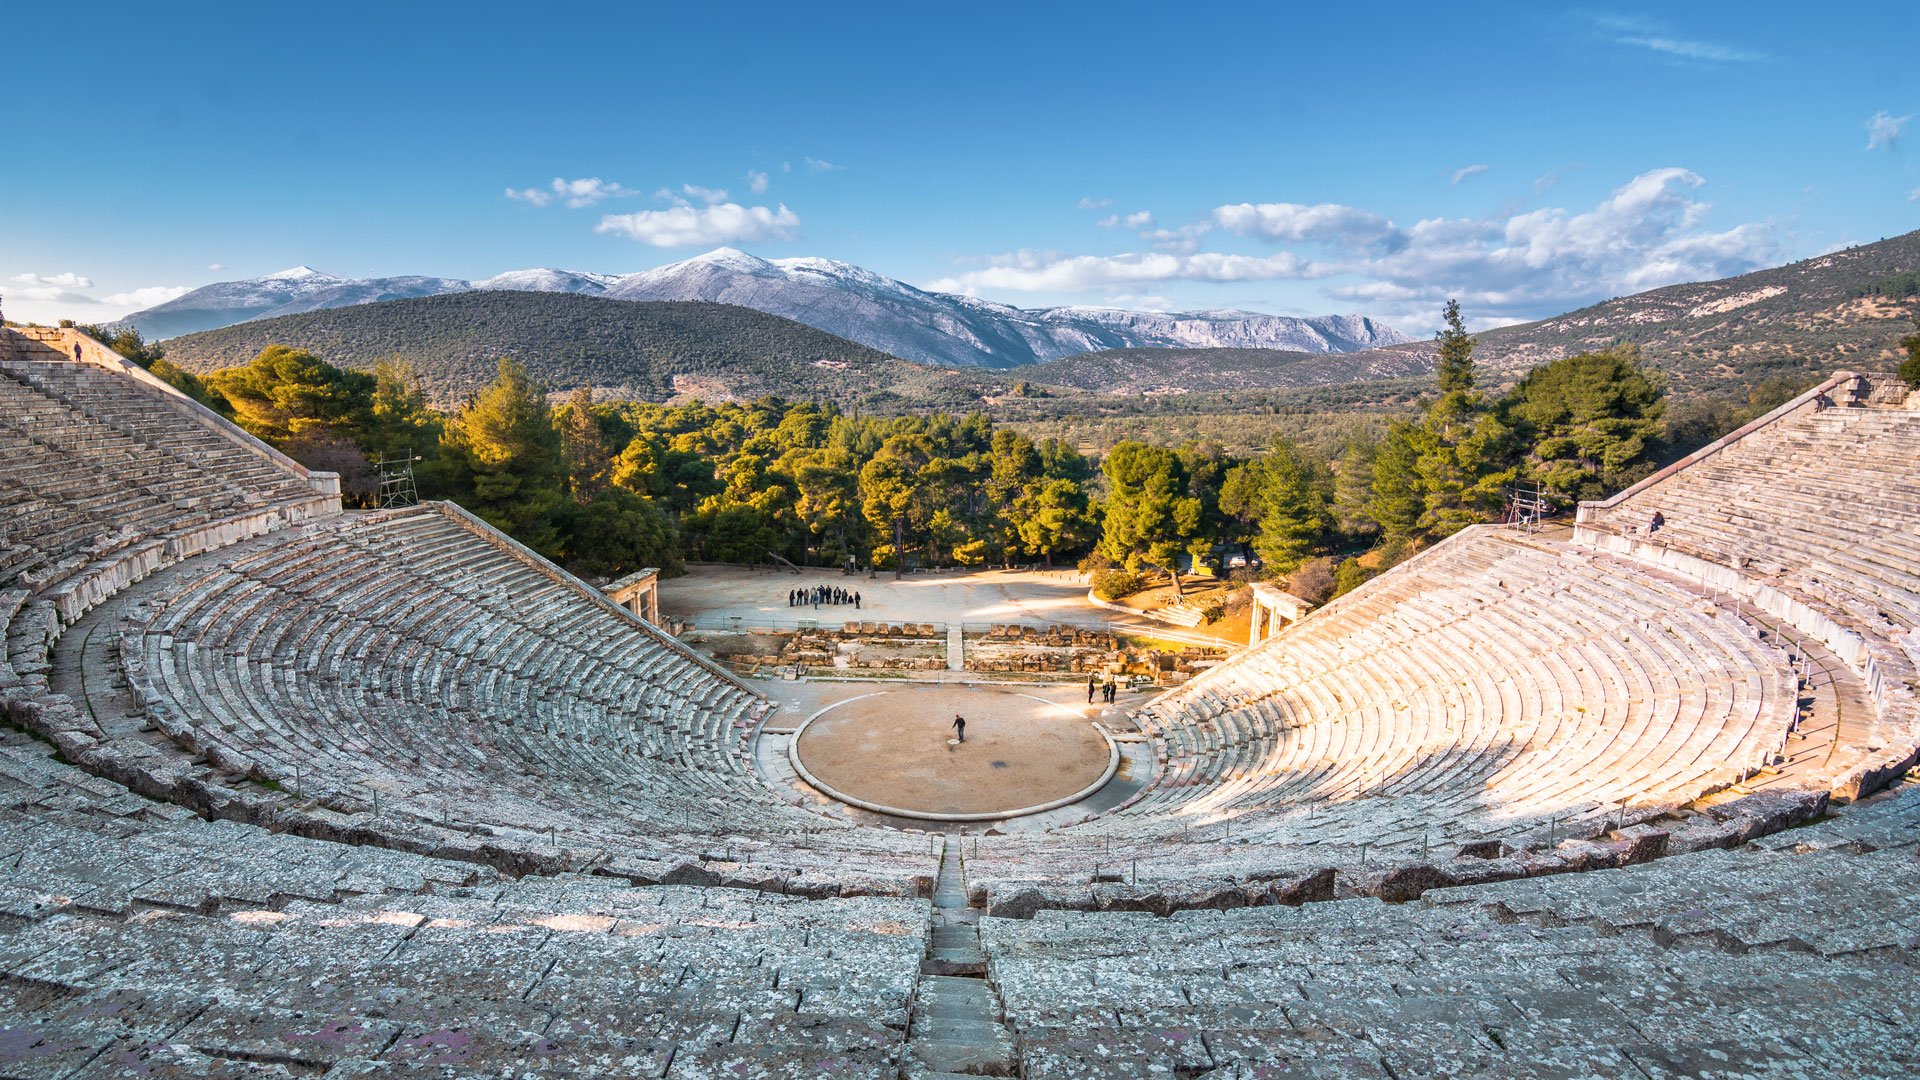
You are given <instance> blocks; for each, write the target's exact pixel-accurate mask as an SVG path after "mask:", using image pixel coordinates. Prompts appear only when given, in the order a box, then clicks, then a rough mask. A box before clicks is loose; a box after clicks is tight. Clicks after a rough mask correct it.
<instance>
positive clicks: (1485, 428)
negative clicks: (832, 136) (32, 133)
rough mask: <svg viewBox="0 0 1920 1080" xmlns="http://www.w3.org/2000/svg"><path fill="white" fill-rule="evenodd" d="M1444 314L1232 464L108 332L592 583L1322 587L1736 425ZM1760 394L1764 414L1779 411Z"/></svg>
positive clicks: (1641, 384) (308, 452) (510, 368)
mask: <svg viewBox="0 0 1920 1080" xmlns="http://www.w3.org/2000/svg"><path fill="white" fill-rule="evenodd" d="M1444 319H1445V324H1446V326H1445V329H1444V330H1442V331H1441V332H1440V333H1439V334H1438V335H1437V343H1438V346H1439V361H1438V364H1437V365H1436V373H1435V379H1434V383H1433V385H1432V389H1431V391H1430V393H1429V394H1428V395H1427V396H1426V397H1425V398H1424V399H1423V400H1422V401H1421V403H1420V405H1419V407H1418V408H1417V410H1415V411H1412V412H1409V413H1406V414H1404V415H1402V416H1401V417H1399V418H1398V419H1394V420H1392V421H1391V422H1390V423H1386V424H1384V425H1380V424H1374V425H1365V426H1354V425H1346V426H1342V427H1340V428H1338V429H1335V430H1337V431H1338V432H1339V433H1340V434H1339V436H1338V437H1339V438H1340V439H1341V440H1342V441H1341V442H1340V443H1339V445H1338V446H1337V452H1329V446H1330V445H1331V444H1330V443H1329V442H1328V441H1327V440H1325V439H1322V440H1319V441H1318V442H1316V443H1314V444H1308V443H1304V442H1296V441H1294V440H1290V439H1287V438H1284V437H1276V438H1275V439H1274V441H1273V442H1272V444H1271V445H1269V446H1267V447H1265V448H1264V449H1263V450H1261V451H1259V452H1256V453H1252V454H1247V455H1244V456H1236V455H1230V454H1228V453H1227V452H1226V451H1224V450H1223V449H1222V448H1221V447H1220V446H1219V445H1218V444H1215V443H1212V442H1209V441H1206V440H1190V441H1187V442H1185V443H1183V444H1182V445H1178V446H1166V445H1157V444H1155V443H1153V442H1149V441H1144V440H1139V439H1127V440H1122V441H1120V442H1118V443H1116V444H1115V445H1113V446H1112V447H1111V449H1110V450H1109V451H1108V452H1107V453H1106V454H1105V456H1104V457H1103V458H1100V459H1097V460H1095V459H1090V458H1089V457H1087V456H1085V455H1083V454H1081V453H1080V452H1079V451H1077V450H1076V449H1075V448H1074V447H1073V446H1071V445H1068V444H1067V443H1066V442H1064V441H1062V440H1059V439H1043V440H1040V441H1035V440H1033V439H1030V438H1029V437H1027V436H1026V435H1024V434H1022V433H1021V432H1020V431H1018V430H1015V429H1013V428H1010V427H1005V426H997V425H996V424H995V423H994V422H993V421H992V420H991V419H990V418H989V417H988V416H986V415H984V414H982V413H979V412H974V413H969V414H966V415H954V414H949V413H942V412H933V413H929V414H925V415H896V416H861V415H857V414H852V413H848V412H845V411H842V409H841V408H839V407H837V406H835V405H832V404H822V403H818V402H809V401H798V402H794V401H785V400H782V399H779V398H776V397H762V398H759V399H757V400H753V401H735V402H728V403H725V404H718V405H709V404H704V403H700V402H697V401H696V402H692V403H688V404H678V405H660V404H649V403H643V402H633V401H624V400H600V401H596V400H595V399H594V396H593V394H592V393H591V392H590V390H589V389H587V388H585V387H578V388H572V389H571V392H570V393H568V394H567V395H566V396H565V397H564V398H556V397H555V396H554V395H551V394H550V391H549V388H547V387H543V386H540V385H538V384H537V383H536V382H535V381H534V380H533V379H532V378H530V377H529V375H528V373H527V371H526V369H525V368H524V367H522V366H521V365H520V364H518V363H517V362H514V361H512V360H502V361H500V363H499V365H498V369H497V372H496V375H495V378H494V380H493V381H492V382H491V383H490V384H488V385H487V386H485V387H484V388H483V389H481V390H480V391H478V392H477V393H475V394H474V395H472V396H471V397H470V398H469V399H468V400H467V401H466V403H465V404H464V405H462V406H461V407H460V408H458V409H456V410H454V411H451V412H440V411H436V410H434V409H432V408H430V407H429V406H428V404H427V400H426V397H425V395H424V394H423V393H422V391H421V387H420V380H419V379H418V378H417V377H416V375H415V373H414V371H413V369H412V368H411V367H410V366H409V365H408V364H407V363H406V362H404V361H402V360H399V359H395V360H392V361H389V362H386V363H382V364H379V365H377V366H375V367H374V369H373V370H371V371H364V372H363V371H353V370H348V369H344V368H339V367H335V366H333V365H331V364H329V363H327V362H326V361H325V360H324V359H322V358H320V357H317V356H314V355H313V354H311V353H309V352H306V351H303V350H299V349H291V348H287V347H284V346H278V345H276V346H269V347H268V348H266V349H264V350H263V351H261V352H260V353H259V354H258V355H257V356H255V357H254V358H253V359H252V360H251V361H250V362H248V363H246V364H243V365H239V366H236V367H231V368H225V369H222V370H219V371H215V372H212V373H210V374H208V375H206V376H203V377H198V378H196V377H195V376H193V375H191V374H188V373H187V372H184V371H181V370H180V369H178V368H176V367H173V366H172V365H169V364H167V362H166V360H165V358H164V357H163V356H162V355H161V354H160V352H159V351H158V350H157V349H154V348H153V347H152V346H149V345H147V344H146V343H144V342H142V341H141V340H140V339H139V337H138V335H135V334H130V333H121V334H116V335H107V334H102V335H101V336H102V338H103V340H107V341H108V343H109V344H111V345H112V346H113V347H114V348H115V349H116V350H118V351H119V352H121V353H122V354H123V355H126V356H128V357H129V358H130V359H133V360H134V361H135V362H137V363H140V364H142V365H143V366H146V367H148V368H149V369H150V370H152V371H154V372H155V373H156V374H159V375H160V376H161V377H162V378H165V379H167V380H168V381H169V382H171V383H173V384H174V385H175V386H178V387H180V388H181V389H182V390H183V391H185V392H187V393H189V394H192V395H194V396H195V397H197V398H199V399H200V400H202V401H204V402H207V403H208V404H210V405H212V406H213V407H214V408H216V409H218V410H220V411H222V412H223V413H225V414H227V415H229V416H231V417H232V418H233V419H234V420H235V421H236V422H237V423H239V424H240V425H241V426H243V427H245V428H246V429H247V430H248V431H250V432H252V433H253V434H255V435H257V436H259V437H260V438H262V439H265V440H266V441H268V442H270V443H273V444H274V445H276V446H279V447H281V448H282V449H284V450H286V451H287V452H288V453H289V454H291V455H293V456H294V457H295V458H297V459H299V460H301V461H303V462H306V463H307V464H309V465H312V466H314V467H318V468H327V469H333V470H335V471H338V472H340V473H341V474H342V478H343V483H344V487H345V490H346V493H347V496H348V498H349V499H350V500H352V501H355V502H357V503H358V504H360V505H372V504H373V503H374V501H375V497H376V494H377V491H378V483H379V477H378V474H377V472H376V470H375V468H374V466H373V464H372V463H373V462H374V461H376V460H378V459H379V458H380V457H382V456H392V457H398V456H401V455H410V456H413V457H416V458H418V464H417V467H416V470H415V476H416V481H417V483H418V486H419V489H420V494H421V496H422V497H424V498H447V499H452V500H454V501H457V502H459V503H460V504H462V505H463V506H465V507H467V508H468V509H470V510H472V511H473V512H475V513H476V514H479V515H480V516H482V517H483V518H485V519H486V520H488V521H490V522H492V523H493V524H494V525H496V526H498V527H499V528H501V529H502V530H504V531H506V532H508V533H509V534H511V535H513V536H514V537H516V538H518V539H520V540H521V541H523V542H524V543H527V544H528V545H529V546H531V547H533V548H534V549H535V550H538V551H540V552H542V553H543V554H546V555H548V556H550V557H553V558H555V559H557V560H559V561H561V562H562V563H564V564H566V565H568V566H569V567H571V568H572V569H574V570H576V571H578V572H580V573H583V574H588V575H609V576H611V575H617V574H621V573H625V572H627V571H630V570H633V569H636V568H638V567H640V566H643V565H651V566H662V567H667V568H672V567H675V566H676V565H677V564H678V563H679V562H681V561H682V560H710V561H720V562H762V561H766V560H768V559H770V558H772V557H776V556H777V557H779V558H782V559H786V560H789V561H792V562H795V563H803V564H812V565H821V566H847V565H858V566H874V567H877V568H882V569H886V568H895V567H902V566H906V567H911V566H979V565H986V564H1001V563H1015V562H1018V563H1039V564H1045V565H1055V564H1058V563H1062V562H1067V563H1071V562H1074V561H1079V562H1081V564H1082V565H1083V566H1087V567H1089V568H1103V569H1106V570H1107V572H1108V574H1109V575H1110V580H1124V581H1128V582H1137V581H1139V580H1141V579H1142V576H1143V575H1146V574H1151V573H1167V574H1170V575H1172V578H1173V583H1174V586H1175V588H1176V590H1177V589H1178V588H1179V585H1180V581H1179V575H1180V574H1182V573H1185V572H1187V571H1188V570H1189V569H1190V568H1193V567H1196V566H1199V565H1201V564H1203V563H1204V562H1205V561H1207V560H1208V559H1210V558H1211V557H1213V556H1216V555H1220V554H1223V553H1226V552H1231V551H1242V552H1250V553H1251V554H1252V555H1254V556H1256V557H1257V560H1258V564H1259V566H1260V569H1261V572H1262V573H1264V574H1265V575H1266V576H1269V577H1283V576H1284V577H1289V578H1292V579H1293V580H1294V587H1295V588H1296V590H1305V591H1306V592H1309V593H1314V594H1318V595H1315V596H1314V598H1315V599H1323V598H1324V596H1325V595H1326V594H1329V593H1332V592H1336V591H1345V590H1346V589H1350V588H1353V587H1354V586H1356V585H1358V584H1360V583H1361V582H1363V581H1365V580H1366V579H1367V578H1368V577H1370V576H1371V575H1373V574H1376V573H1379V572H1380V571H1382V570H1384V569H1386V568H1387V567H1390V566H1392V565H1393V564H1395V563H1396V562H1398V561H1400V560H1402V559H1404V558H1406V557H1407V556H1408V555H1409V554H1411V553H1412V552H1414V551H1416V550H1418V549H1419V548H1420V547H1422V546H1424V545H1427V544H1430V543H1432V542H1434V541H1437V540H1439V539H1442V538H1444V537H1446V536H1448V535H1451V534H1452V533H1454V532H1457V531H1458V530H1460V529H1461V528H1464V527H1466V526H1468V525H1471V524H1474V523H1476V522H1481V521H1487V520H1492V519H1495V518H1497V517H1498V516H1499V515H1500V514H1501V513H1502V511H1503V509H1504V508H1505V506H1506V505H1507V502H1508V499H1509V497H1510V493H1511V491H1512V489H1513V487H1514V485H1515V484H1516V483H1520V482H1527V483H1537V484H1539V485H1542V486H1544V487H1545V488H1547V489H1548V490H1549V491H1550V492H1551V493H1552V494H1553V495H1554V496H1556V497H1557V498H1559V499H1560V500H1563V501H1564V502H1566V503H1571V502H1572V501H1573V500H1577V499H1585V498H1595V497H1599V496H1601V495H1604V494H1605V493H1607V492H1609V491H1613V490H1617V489H1618V488H1620V487H1623V486H1625V485H1627V484H1630V483H1632V482H1634V481H1635V480H1637V479H1639V478H1641V477H1643V476H1645V475H1647V474H1648V473H1649V472H1651V471H1652V470H1653V469H1654V468H1656V467H1657V465H1658V464H1659V463H1661V462H1662V461H1663V460H1666V459H1668V458H1670V457H1671V456H1673V455H1675V454H1677V453H1681V452H1684V451H1685V450H1686V449H1689V448H1690V446H1691V445H1692V444H1697V443H1698V442H1700V441H1704V440H1705V439H1709V438H1713V437H1715V436H1717V435H1718V434H1720V433H1721V432H1723V431H1724V430H1726V429H1727V428H1729V427H1731V426H1733V425H1734V424H1737V423H1739V422H1741V421H1742V420H1744V419H1745V418H1746V417H1747V416H1748V415H1750V413H1749V412H1748V411H1744V410H1740V409H1734V408H1731V407H1721V408H1718V410H1717V411H1716V410H1706V411H1703V410H1701V409H1699V408H1694V409H1693V410H1692V411H1690V412H1687V413H1686V414H1685V415H1684V416H1682V417H1680V418H1679V419H1678V420H1676V419H1675V418H1674V417H1672V416H1670V415H1669V412H1670V410H1669V408H1668V401H1667V399H1666V394H1665V387H1664V380H1663V379H1662V377H1661V376H1660V374H1659V373H1658V372H1656V371H1653V370H1651V369H1650V368H1648V367H1647V366H1646V365H1645V364H1643V363H1642V362H1641V359H1640V357H1639V355H1638V353H1637V352H1636V351H1635V350H1634V349H1632V348H1631V347H1630V346H1629V347H1618V348H1615V349H1612V350H1608V351H1601V352H1593V353H1583V354H1580V355H1575V356H1569V357H1566V358H1564V359H1561V360H1556V361H1553V362H1551V363H1547V364H1543V365H1541V366H1539V367H1537V368H1535V369H1533V370H1532V371H1530V372H1528V373H1527V374H1526V376H1525V377H1524V378H1522V379H1520V380H1519V382H1518V383H1517V384H1515V385H1514V386H1512V387H1511V388H1510V389H1507V390H1506V391H1505V392H1496V391H1494V390H1490V389H1488V388H1486V387H1484V386H1483V385H1482V380H1481V378H1480V377H1479V374H1478V372H1477V371H1476V370H1475V367H1474V361H1473V349H1474V344H1473V338H1472V337H1471V336H1470V335H1469V334H1468V333H1467V331H1466V328H1465V325H1464V322H1463V320H1462V317H1461V314H1460V310H1459V307H1458V305H1457V304H1454V303H1449V304H1448V305H1447V308H1446V311H1445V314H1444ZM89 329H92V328H89ZM95 332H96V333H100V332H99V331H98V330H95ZM1791 391H1792V388H1791V387H1785V386H1783V387H1779V388H1776V389H1775V390H1774V391H1768V392H1767V394H1766V395H1765V396H1767V397H1769V398H1771V397H1773V396H1776V395H1777V393H1790V392H1791ZM1760 397H1761V394H1760V393H1759V392H1756V397H1755V400H1754V401H1752V402H1751V407H1752V408H1754V409H1758V408H1761V407H1762V406H1763V405H1768V406H1769V407H1770V404H1771V403H1770V402H1763V401H1761V400H1760ZM1310 446H1312V448H1309V447H1310Z"/></svg>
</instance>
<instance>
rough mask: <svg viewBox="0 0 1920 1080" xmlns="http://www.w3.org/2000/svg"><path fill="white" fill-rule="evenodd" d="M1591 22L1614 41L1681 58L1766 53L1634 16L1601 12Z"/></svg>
mask: <svg viewBox="0 0 1920 1080" xmlns="http://www.w3.org/2000/svg"><path fill="white" fill-rule="evenodd" d="M1594 25H1595V26H1597V27H1599V28H1600V30H1602V31H1603V32H1605V33H1607V34H1608V35H1610V36H1611V38H1612V40H1613V42H1614V44H1616V45H1631V46H1634V47H1635V48H1640V49H1647V50H1650V51H1652V52H1657V53H1661V54H1664V55H1666V56H1673V57H1678V58H1680V59H1682V60H1705V61H1709V62H1712V63H1717V64H1730V63H1754V62H1757V61H1761V60H1765V59H1767V54H1766V53H1763V52H1753V51H1752V50H1749V49H1740V48H1735V47H1734V46H1731V45H1721V44H1718V43H1716V42H1711V41H1695V40H1690V39H1687V38H1681V37H1676V36H1674V34H1673V33H1672V31H1671V30H1669V29H1668V28H1667V27H1665V26H1663V25H1662V24H1660V23H1657V22H1654V21H1653V20H1651V19H1643V18H1640V17H1638V16H1619V15H1602V16H1598V17H1596V18H1595V19H1594Z"/></svg>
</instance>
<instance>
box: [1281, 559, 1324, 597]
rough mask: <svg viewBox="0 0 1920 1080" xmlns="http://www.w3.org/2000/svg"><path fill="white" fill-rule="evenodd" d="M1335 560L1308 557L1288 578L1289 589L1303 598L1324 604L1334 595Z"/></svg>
mask: <svg viewBox="0 0 1920 1080" xmlns="http://www.w3.org/2000/svg"><path fill="white" fill-rule="evenodd" d="M1334 584H1335V583H1334V575H1333V560H1332V559H1329V558H1325V557H1321V558H1318V559H1308V560H1307V561H1306V562H1303V563H1301V564H1300V568H1299V569H1298V570H1295V571H1294V572H1293V573H1292V574H1291V575H1290V576H1289V577H1288V578H1287V591H1288V592H1290V593H1292V594H1293V595H1295V596H1297V597H1299V598H1300V599H1302V600H1306V601H1309V602H1311V603H1315V604H1324V603H1326V601H1327V598H1328V597H1330V596H1332V595H1333V590H1334Z"/></svg>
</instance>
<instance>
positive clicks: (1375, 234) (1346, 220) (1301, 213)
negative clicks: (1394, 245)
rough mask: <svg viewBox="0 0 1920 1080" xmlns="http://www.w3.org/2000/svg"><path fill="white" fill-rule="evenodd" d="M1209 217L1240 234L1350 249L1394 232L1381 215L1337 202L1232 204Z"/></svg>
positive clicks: (1390, 236)
mask: <svg viewBox="0 0 1920 1080" xmlns="http://www.w3.org/2000/svg"><path fill="white" fill-rule="evenodd" d="M1213 220H1214V221H1215V222H1217V223H1218V224H1219V225H1220V227H1221V228H1223V229H1226V230H1228V231H1230V232H1234V233H1238V234H1240V235H1241V236H1255V237H1259V238H1260V239H1262V240H1272V241H1276V242H1282V243H1309V244H1326V245H1330V246H1333V247H1343V248H1351V249H1354V250H1359V249H1363V248H1368V247H1373V246H1375V245H1379V244H1382V243H1387V242H1390V241H1391V240H1392V239H1393V238H1394V237H1395V235H1396V234H1397V230H1396V229H1395V228H1394V227H1393V222H1391V221H1389V220H1387V219H1386V218H1385V217H1382V216H1381V215H1379V214H1376V213H1374V212H1373V211H1371V210H1362V209H1359V208H1358V207H1353V206H1342V205H1340V204H1339V203H1320V204H1318V205H1315V206H1307V205H1304V204H1301V203H1235V204H1233V205H1231V206H1220V207H1215V208H1214V211H1213Z"/></svg>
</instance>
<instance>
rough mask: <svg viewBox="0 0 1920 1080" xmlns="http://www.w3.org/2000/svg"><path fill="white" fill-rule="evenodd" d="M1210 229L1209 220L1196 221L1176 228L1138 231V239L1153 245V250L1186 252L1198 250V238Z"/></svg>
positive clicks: (1211, 227)
mask: <svg viewBox="0 0 1920 1080" xmlns="http://www.w3.org/2000/svg"><path fill="white" fill-rule="evenodd" d="M1212 230H1213V224H1212V223H1211V222H1206V221H1196V222H1194V223H1193V224H1191V225H1182V226H1180V227H1179V228H1177V229H1146V230H1143V231H1142V232H1141V233H1140V239H1142V240H1145V241H1146V242H1147V243H1149V244H1151V245H1153V250H1155V251H1173V252H1179V253H1181V254H1187V253H1190V252H1194V251H1198V250H1200V238H1201V237H1202V236H1204V235H1206V234H1207V233H1209V232H1211V231H1212Z"/></svg>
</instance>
